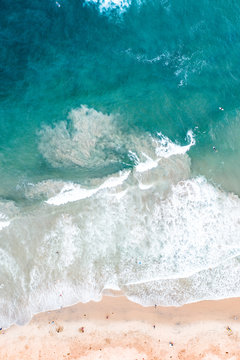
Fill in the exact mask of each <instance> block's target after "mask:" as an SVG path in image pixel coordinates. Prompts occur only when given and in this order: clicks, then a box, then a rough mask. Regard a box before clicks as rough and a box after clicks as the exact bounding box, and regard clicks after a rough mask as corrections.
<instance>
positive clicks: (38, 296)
mask: <svg viewBox="0 0 240 360" xmlns="http://www.w3.org/2000/svg"><path fill="white" fill-rule="evenodd" d="M0 8H1V22H0V34H1V51H0V66H1V75H0V76H1V81H0V111H1V116H0V179H1V183H0V196H1V199H0V230H1V231H0V258H1V262H2V267H1V269H0V294H1V296H0V298H1V300H0V304H1V305H0V318H1V323H2V324H3V326H8V325H9V324H11V323H13V322H18V323H24V322H25V321H27V320H28V319H29V318H30V317H31V315H32V314H33V313H35V312H38V311H43V310H46V309H50V308H51V309H53V308H57V307H59V306H64V305H69V304H72V303H74V302H77V301H89V300H91V299H95V300H98V299H100V297H101V293H102V291H103V289H104V288H113V289H121V290H122V291H124V293H125V294H126V295H127V296H128V297H129V298H131V299H132V300H134V301H136V302H139V303H142V304H143V305H151V304H155V303H161V304H163V305H181V304H183V303H187V302H192V301H197V300H199V299H212V298H224V297H230V296H239V294H240V283H239V280H238V279H239V271H240V268H239V259H240V258H239V254H240V245H239V240H240V238H239V234H240V200H239V197H238V196H239V195H240V185H239V178H240V127H239V121H240V112H239V81H240V68H239V53H240V36H239V26H240V5H239V3H238V2H237V1H231V2H226V1H219V0H218V1H209V0H205V1H202V2H201V3H197V2H196V1H193V0H191V1H184V0H181V1H178V0H175V1H173V0H172V1H170V0H169V1H167V0H165V1H164V0H149V1H132V2H131V1H130V0H129V1H117V0H114V1H112V2H109V1H107V0H105V1H101V0H100V1H98V2H94V1H91V0H88V1H79V0H72V1H68V0H59V1H58V2H55V1H53V0H44V1H42V2H39V3H33V2H30V1H27V0H24V2H20V1H14V2H12V1H10V2H9V1H4V0H3V1H2V2H1V5H0ZM219 107H222V108H224V110H223V111H222V110H220V109H219ZM213 147H215V148H216V151H215V150H214V149H213ZM60 293H61V294H62V295H63V296H61V297H59V294H60ZM46 294H47V295H46Z"/></svg>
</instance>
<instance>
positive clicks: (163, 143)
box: [156, 130, 196, 158]
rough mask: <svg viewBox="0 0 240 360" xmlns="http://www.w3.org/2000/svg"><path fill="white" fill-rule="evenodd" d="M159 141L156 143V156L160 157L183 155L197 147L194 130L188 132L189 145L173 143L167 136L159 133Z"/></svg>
mask: <svg viewBox="0 0 240 360" xmlns="http://www.w3.org/2000/svg"><path fill="white" fill-rule="evenodd" d="M158 136H159V139H158V141H157V143H156V154H157V156H158V157H160V158H162V157H165V158H168V157H170V156H172V155H183V154H186V152H188V151H189V150H190V148H191V147H192V146H194V145H195V143H196V141H195V138H194V134H193V132H192V130H189V131H188V132H187V136H186V137H187V140H188V141H189V144H188V145H185V146H181V145H177V144H175V143H173V142H172V141H171V140H170V139H169V138H168V137H167V136H164V135H163V134H162V133H161V132H159V133H158Z"/></svg>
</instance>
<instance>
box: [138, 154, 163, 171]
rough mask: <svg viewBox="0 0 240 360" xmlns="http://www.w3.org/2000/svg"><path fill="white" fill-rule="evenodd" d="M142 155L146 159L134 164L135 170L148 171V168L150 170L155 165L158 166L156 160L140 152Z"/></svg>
mask: <svg viewBox="0 0 240 360" xmlns="http://www.w3.org/2000/svg"><path fill="white" fill-rule="evenodd" d="M142 155H143V156H144V157H145V158H146V159H147V161H146V162H139V163H138V164H137V166H136V168H135V169H136V171H137V172H140V173H141V172H145V171H148V170H151V169H153V168H155V167H157V166H158V162H157V161H154V160H153V159H151V158H150V157H149V156H148V155H146V154H144V153H142Z"/></svg>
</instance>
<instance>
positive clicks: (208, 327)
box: [0, 296, 240, 360]
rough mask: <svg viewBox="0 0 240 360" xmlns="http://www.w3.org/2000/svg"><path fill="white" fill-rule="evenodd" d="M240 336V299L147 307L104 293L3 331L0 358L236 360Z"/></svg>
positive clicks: (40, 315) (50, 359)
mask: <svg viewBox="0 0 240 360" xmlns="http://www.w3.org/2000/svg"><path fill="white" fill-rule="evenodd" d="M238 317H239V318H238ZM82 327H83V330H81V328H82ZM228 327H229V328H230V329H228ZM82 331H83V332H82ZM239 335H240V299H239V298H237V299H229V300H221V301H204V302H199V303H195V304H190V305H185V306H183V307H180V308H174V307H168V308H167V307H166V308H165V307H160V306H157V307H156V308H155V307H147V308H144V307H142V306H140V305H137V304H135V303H132V302H130V301H129V300H127V299H126V298H125V297H123V296H121V297H109V296H104V298H103V300H102V301H101V302H99V303H95V302H90V303H88V304H78V305H75V306H72V307H69V308H65V309H61V310H57V311H51V312H46V313H42V314H38V315H36V316H35V317H34V318H33V319H32V321H31V322H30V323H29V324H27V325H25V326H12V327H11V328H10V329H8V330H5V331H1V334H0V359H1V360H10V359H11V360H26V359H34V360H37V359H39V360H40V359H42V360H43V359H44V360H45V359H46V360H53V359H54V360H61V359H66V360H67V359H68V360H69V359H82V360H96V359H104V360H109V359H111V360H136V359H138V360H143V359H144V360H153V359H154V360H160V359H163V360H165V359H189V360H194V359H204V360H217V359H228V360H230V359H231V360H237V359H240V336H239ZM169 342H172V344H170V343H169ZM171 345H173V346H171Z"/></svg>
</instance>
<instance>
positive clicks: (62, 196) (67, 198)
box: [46, 171, 130, 205]
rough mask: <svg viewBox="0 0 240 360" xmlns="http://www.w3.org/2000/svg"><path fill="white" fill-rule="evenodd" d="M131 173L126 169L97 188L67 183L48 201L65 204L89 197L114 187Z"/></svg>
mask: <svg viewBox="0 0 240 360" xmlns="http://www.w3.org/2000/svg"><path fill="white" fill-rule="evenodd" d="M129 174H130V171H126V172H124V173H123V174H120V176H119V177H111V178H109V179H107V180H106V181H104V182H103V183H102V184H101V185H100V186H99V187H98V188H95V189H84V188H82V187H81V186H80V185H76V184H67V185H65V186H64V187H63V189H62V190H61V192H60V193H59V194H58V195H56V196H53V197H52V198H50V199H48V200H47V201H46V203H47V204H50V205H63V204H66V203H68V202H73V201H79V200H83V199H87V198H89V197H91V196H92V195H94V194H96V193H97V192H98V191H100V190H102V189H107V188H113V187H116V186H119V185H121V184H122V183H123V182H124V181H125V180H126V179H127V178H128V176H129Z"/></svg>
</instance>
